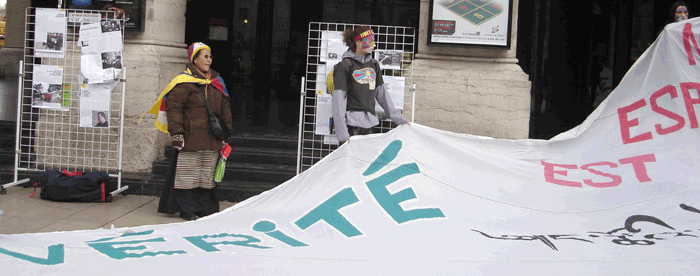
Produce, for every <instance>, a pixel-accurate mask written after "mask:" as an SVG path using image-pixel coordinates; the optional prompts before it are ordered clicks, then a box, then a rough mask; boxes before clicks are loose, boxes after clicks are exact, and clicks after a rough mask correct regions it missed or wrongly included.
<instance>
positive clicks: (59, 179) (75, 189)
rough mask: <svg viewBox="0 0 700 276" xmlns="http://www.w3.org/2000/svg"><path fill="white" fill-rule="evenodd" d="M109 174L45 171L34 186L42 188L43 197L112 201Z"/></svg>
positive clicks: (76, 200) (60, 199)
mask: <svg viewBox="0 0 700 276" xmlns="http://www.w3.org/2000/svg"><path fill="white" fill-rule="evenodd" d="M108 181H109V175H108V174H106V173H104V172H87V173H82V172H72V173H69V172H68V171H66V170H63V172H58V171H45V172H42V173H40V174H39V175H38V176H37V179H36V181H35V183H34V187H39V188H41V193H40V194H39V196H40V197H41V199H46V200H53V201H71V202H112V195H111V194H110V192H112V191H113V190H114V189H111V188H110V187H109V185H108V184H109V183H108Z"/></svg>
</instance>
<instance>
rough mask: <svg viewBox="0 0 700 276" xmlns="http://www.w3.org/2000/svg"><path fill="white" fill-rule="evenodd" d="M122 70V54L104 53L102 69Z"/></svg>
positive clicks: (118, 52) (115, 52)
mask: <svg viewBox="0 0 700 276" xmlns="http://www.w3.org/2000/svg"><path fill="white" fill-rule="evenodd" d="M110 68H116V69H122V52H121V51H114V52H104V53H102V69H110Z"/></svg>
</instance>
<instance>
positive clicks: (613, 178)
mask: <svg viewBox="0 0 700 276" xmlns="http://www.w3.org/2000/svg"><path fill="white" fill-rule="evenodd" d="M618 162H620V164H621V165H632V169H634V174H635V175H636V176H637V180H639V182H649V181H651V178H650V177H649V175H648V174H647V168H646V165H645V164H644V163H649V162H656V156H654V154H653V153H652V154H645V155H640V156H635V157H629V158H622V159H620V160H618ZM541 163H542V166H544V179H545V181H547V182H549V183H552V184H557V185H562V186H569V187H583V184H581V182H577V181H571V180H565V179H563V178H562V177H559V178H557V177H556V176H555V175H561V176H567V175H568V171H567V170H576V169H578V168H579V167H578V166H577V165H572V164H564V165H562V164H553V163H547V162H545V161H544V160H542V161H541ZM600 167H610V168H612V169H615V168H617V167H618V166H617V164H616V163H613V162H608V161H602V162H595V163H590V164H585V165H583V166H581V170H585V171H588V172H590V173H592V174H595V175H599V176H603V177H607V178H609V179H610V181H607V182H593V180H591V179H583V183H585V184H586V185H588V186H592V187H596V188H610V187H615V186H618V185H620V183H622V177H621V176H619V175H615V174H612V173H606V172H603V171H599V170H597V169H596V168H600ZM562 169H566V170H562Z"/></svg>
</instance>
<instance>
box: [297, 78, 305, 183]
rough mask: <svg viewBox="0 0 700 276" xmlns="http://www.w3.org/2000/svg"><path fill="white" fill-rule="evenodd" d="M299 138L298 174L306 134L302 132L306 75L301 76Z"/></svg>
mask: <svg viewBox="0 0 700 276" xmlns="http://www.w3.org/2000/svg"><path fill="white" fill-rule="evenodd" d="M299 95H300V96H299V97H300V98H299V99H300V100H299V140H298V142H297V143H298V145H297V175H298V174H299V172H300V171H301V153H302V152H301V144H302V141H301V139H302V137H303V136H304V133H302V131H303V128H302V126H303V125H304V121H303V120H304V104H305V103H304V101H305V100H306V77H301V91H300V93H299Z"/></svg>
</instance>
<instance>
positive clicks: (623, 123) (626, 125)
mask: <svg viewBox="0 0 700 276" xmlns="http://www.w3.org/2000/svg"><path fill="white" fill-rule="evenodd" d="M680 87H681V91H682V92H683V101H684V102H685V109H686V112H687V113H688V121H689V122H690V128H692V129H695V128H698V118H697V116H696V115H695V109H694V106H693V105H696V104H700V96H699V97H697V98H693V96H692V95H691V94H690V90H695V92H696V94H698V93H700V83H697V82H684V83H681V85H680ZM665 96H668V97H671V99H675V98H676V97H678V91H676V87H674V86H672V85H667V86H664V87H663V88H661V89H659V90H658V91H656V92H654V93H653V94H651V97H649V102H650V103H651V110H652V111H654V112H655V113H657V114H659V115H662V116H664V117H666V118H669V119H671V120H674V121H676V123H675V124H674V125H672V126H667V127H664V126H662V125H661V124H656V125H655V126H654V128H655V130H656V133H657V134H659V135H667V134H670V133H673V132H676V131H679V130H681V129H682V128H683V127H684V126H685V118H683V116H681V115H678V114H676V113H674V112H673V111H670V110H668V109H665V108H663V107H661V106H659V105H658V103H657V101H658V99H659V98H661V97H665ZM646 105H647V102H646V100H645V99H640V100H638V101H636V102H634V103H632V104H630V105H628V106H623V107H620V108H618V109H617V116H618V118H619V120H620V136H621V138H622V143H623V144H631V143H636V142H641V141H646V140H651V139H652V138H653V135H652V134H651V132H650V131H647V132H644V133H642V134H639V135H637V136H634V137H631V134H630V129H631V128H632V127H636V126H638V125H639V119H637V118H632V119H630V118H629V116H628V114H629V113H630V112H632V111H635V110H638V109H641V108H643V107H645V106H646Z"/></svg>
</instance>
